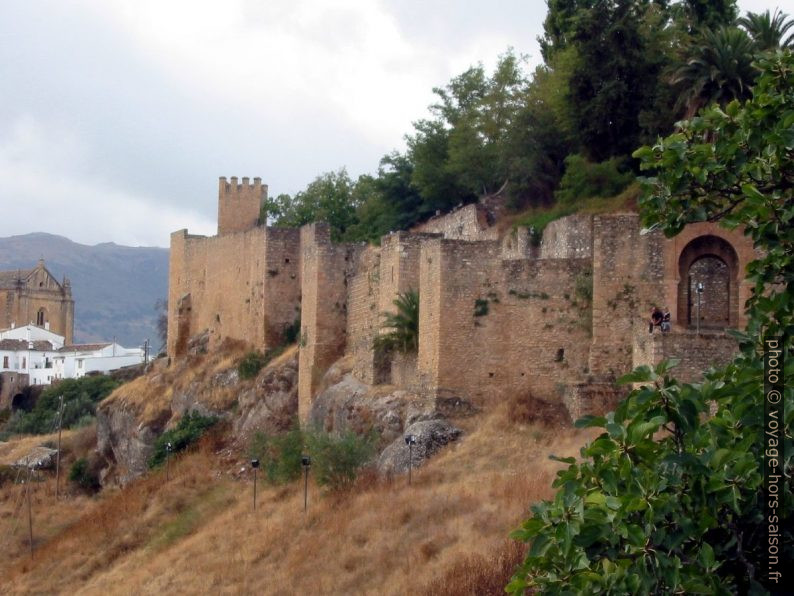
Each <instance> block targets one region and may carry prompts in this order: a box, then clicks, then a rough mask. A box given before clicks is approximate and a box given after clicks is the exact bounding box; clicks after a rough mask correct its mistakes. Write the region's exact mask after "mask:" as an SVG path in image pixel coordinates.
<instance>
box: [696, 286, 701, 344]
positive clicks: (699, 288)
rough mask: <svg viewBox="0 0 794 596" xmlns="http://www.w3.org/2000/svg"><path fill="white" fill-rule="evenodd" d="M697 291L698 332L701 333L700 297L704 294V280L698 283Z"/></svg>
mask: <svg viewBox="0 0 794 596" xmlns="http://www.w3.org/2000/svg"><path fill="white" fill-rule="evenodd" d="M695 293H696V294H697V295H698V314H697V334H698V335H700V297H701V296H702V295H703V282H698V283H697V286H695Z"/></svg>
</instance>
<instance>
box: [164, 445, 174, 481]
mask: <svg viewBox="0 0 794 596" xmlns="http://www.w3.org/2000/svg"><path fill="white" fill-rule="evenodd" d="M173 450H174V446H173V445H172V444H171V443H170V442H168V443H166V444H165V481H166V482H168V477H169V470H168V467H169V466H170V464H171V452H172V451H173Z"/></svg>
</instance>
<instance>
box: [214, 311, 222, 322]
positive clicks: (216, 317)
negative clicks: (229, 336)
mask: <svg viewBox="0 0 794 596" xmlns="http://www.w3.org/2000/svg"><path fill="white" fill-rule="evenodd" d="M215 322H216V323H220V322H221V315H220V313H215Z"/></svg>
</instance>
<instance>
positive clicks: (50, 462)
mask: <svg viewBox="0 0 794 596" xmlns="http://www.w3.org/2000/svg"><path fill="white" fill-rule="evenodd" d="M57 455H58V450H57V449H50V448H49V447H45V446H44V445H39V446H38V447H34V448H33V449H31V450H30V451H29V452H28V453H27V455H25V456H24V457H21V458H19V459H18V460H17V461H15V462H14V465H15V466H19V467H22V468H33V469H37V470H47V469H50V468H54V467H55V458H56V456H57Z"/></svg>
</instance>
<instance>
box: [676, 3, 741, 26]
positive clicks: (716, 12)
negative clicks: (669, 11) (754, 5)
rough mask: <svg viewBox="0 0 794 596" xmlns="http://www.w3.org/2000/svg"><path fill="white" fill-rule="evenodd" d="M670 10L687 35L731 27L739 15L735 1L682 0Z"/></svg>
mask: <svg viewBox="0 0 794 596" xmlns="http://www.w3.org/2000/svg"><path fill="white" fill-rule="evenodd" d="M672 8H673V12H674V14H675V15H676V20H677V21H678V22H679V23H680V24H682V25H683V26H684V27H685V28H686V30H687V31H689V33H697V32H698V31H700V30H702V29H719V28H720V27H725V26H729V25H733V24H734V23H735V21H736V17H737V16H738V15H739V11H738V9H737V8H736V0H683V1H682V2H677V3H675V4H674V5H673V7H672Z"/></svg>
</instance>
